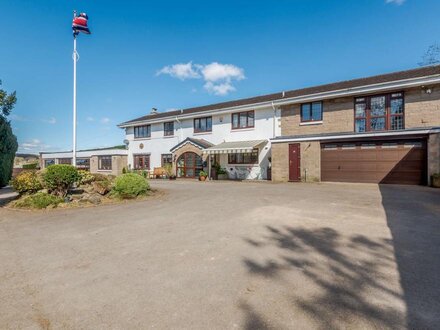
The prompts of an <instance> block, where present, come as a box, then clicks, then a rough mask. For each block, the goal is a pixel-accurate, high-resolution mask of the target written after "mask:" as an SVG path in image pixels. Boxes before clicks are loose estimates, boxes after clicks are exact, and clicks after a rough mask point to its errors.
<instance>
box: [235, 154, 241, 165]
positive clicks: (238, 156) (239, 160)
mask: <svg viewBox="0 0 440 330" xmlns="http://www.w3.org/2000/svg"><path fill="white" fill-rule="evenodd" d="M235 157H236V163H237V164H242V163H243V154H236V155H235Z"/></svg>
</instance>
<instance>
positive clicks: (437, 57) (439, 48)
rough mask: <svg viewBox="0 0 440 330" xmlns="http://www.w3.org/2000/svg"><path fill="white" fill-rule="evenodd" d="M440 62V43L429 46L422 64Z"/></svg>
mask: <svg viewBox="0 0 440 330" xmlns="http://www.w3.org/2000/svg"><path fill="white" fill-rule="evenodd" d="M434 64H440V45H438V44H434V45H431V46H429V47H428V50H427V51H426V53H425V54H424V55H423V57H422V62H420V63H419V65H420V66H427V65H434Z"/></svg>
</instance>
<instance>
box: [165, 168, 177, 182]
mask: <svg viewBox="0 0 440 330" xmlns="http://www.w3.org/2000/svg"><path fill="white" fill-rule="evenodd" d="M164 170H165V174H166V176H167V178H168V179H170V180H176V175H175V174H174V172H173V166H172V165H171V164H165V166H164Z"/></svg>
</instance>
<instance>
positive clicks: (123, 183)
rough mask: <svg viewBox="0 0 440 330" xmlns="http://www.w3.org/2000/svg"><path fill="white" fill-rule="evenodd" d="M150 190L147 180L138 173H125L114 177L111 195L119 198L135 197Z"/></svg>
mask: <svg viewBox="0 0 440 330" xmlns="http://www.w3.org/2000/svg"><path fill="white" fill-rule="evenodd" d="M148 190H150V185H149V183H148V181H147V180H146V179H145V178H144V177H142V176H141V175H139V174H136V173H126V174H122V175H120V176H118V177H117V178H116V179H115V182H114V185H113V188H112V195H114V196H117V197H120V198H135V197H137V196H139V195H144V194H145V193H146V192H147V191H148Z"/></svg>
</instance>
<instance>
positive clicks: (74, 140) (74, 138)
mask: <svg viewBox="0 0 440 330" xmlns="http://www.w3.org/2000/svg"><path fill="white" fill-rule="evenodd" d="M76 61H77V53H76V35H74V36H73V150H72V165H73V166H75V167H76Z"/></svg>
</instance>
